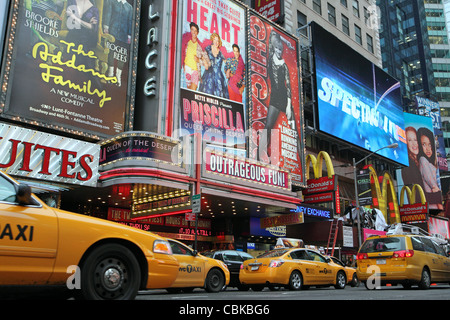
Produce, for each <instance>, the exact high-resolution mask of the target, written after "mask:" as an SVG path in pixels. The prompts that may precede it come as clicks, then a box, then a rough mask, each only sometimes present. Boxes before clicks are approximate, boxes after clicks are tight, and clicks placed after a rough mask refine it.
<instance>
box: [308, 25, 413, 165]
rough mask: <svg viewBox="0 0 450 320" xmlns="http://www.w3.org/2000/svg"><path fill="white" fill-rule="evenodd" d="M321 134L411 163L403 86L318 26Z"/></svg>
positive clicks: (315, 32)
mask: <svg viewBox="0 0 450 320" xmlns="http://www.w3.org/2000/svg"><path fill="white" fill-rule="evenodd" d="M311 26H312V37H313V50H314V56H315V74H316V86H317V110H318V118H319V130H320V131H322V132H324V133H327V134H330V135H332V136H335V137H337V138H339V139H341V140H344V141H346V142H349V143H351V144H354V145H356V146H358V147H361V148H363V149H366V150H368V151H371V152H373V151H376V150H378V149H380V148H383V147H386V146H388V145H391V144H393V143H398V144H399V146H398V148H396V149H389V148H386V149H383V150H381V151H379V152H378V154H380V155H382V156H384V157H386V158H388V159H391V160H393V161H395V162H397V163H400V164H402V165H408V155H407V148H406V141H405V132H404V130H405V124H404V119H403V108H402V101H401V93H400V83H399V82H398V81H397V80H396V79H394V78H392V77H391V76H389V75H388V74H387V73H386V72H384V71H383V70H381V69H380V68H378V67H377V66H375V65H374V64H373V63H371V62H370V61H368V60H367V59H365V58H364V57H362V56H361V55H360V54H358V53H357V52H356V51H354V50H353V49H351V48H350V47H348V46H347V45H346V44H344V43H343V42H341V41H340V40H339V39H337V38H336V37H334V36H333V35H332V34H330V33H329V32H327V31H326V30H325V29H323V28H322V27H320V26H318V25H317V24H315V23H312V24H311Z"/></svg>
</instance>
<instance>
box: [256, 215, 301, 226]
mask: <svg viewBox="0 0 450 320" xmlns="http://www.w3.org/2000/svg"><path fill="white" fill-rule="evenodd" d="M303 222H304V218H303V213H302V212H295V213H291V214H283V215H279V216H275V217H268V218H261V229H265V228H271V227H278V226H288V225H292V224H300V223H303Z"/></svg>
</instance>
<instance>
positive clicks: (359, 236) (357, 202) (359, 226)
mask: <svg viewBox="0 0 450 320" xmlns="http://www.w3.org/2000/svg"><path fill="white" fill-rule="evenodd" d="M397 147H398V143H393V144H390V145H388V146H385V147H383V148H380V149H378V150H376V151H374V152H372V153H370V154H369V155H367V156H365V157H364V158H362V159H361V160H359V161H358V162H355V158H353V178H354V179H355V196H356V218H357V221H358V244H359V247H361V218H360V216H359V196H358V184H357V181H356V166H357V165H358V164H360V163H361V162H363V161H364V160H366V159H367V158H369V157H370V156H372V155H373V154H375V153H377V152H378V151H380V150H383V149H387V148H389V149H395V148H397Z"/></svg>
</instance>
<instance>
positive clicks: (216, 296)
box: [136, 284, 450, 302]
mask: <svg viewBox="0 0 450 320" xmlns="http://www.w3.org/2000/svg"><path fill="white" fill-rule="evenodd" d="M136 300H168V301H184V300H186V301H188V300H195V301H200V300H216V301H217V300H218V301H228V302H230V301H244V300H257V301H277V300H280V301H283V300H327V301H329V300H364V301H370V300H391V301H392V300H422V301H423V300H430V301H436V300H450V285H448V284H438V285H433V286H432V287H431V288H430V289H428V290H420V289H419V288H417V287H412V288H411V289H409V290H406V289H403V287H402V286H401V285H398V286H392V287H381V288H380V289H377V290H367V289H366V288H365V287H364V285H360V286H359V287H353V288H352V287H350V286H347V287H346V288H345V289H344V290H337V289H335V288H334V287H328V288H315V287H311V288H309V289H308V290H300V291H290V290H285V289H282V290H280V291H270V290H269V289H267V288H266V289H264V290H263V291H261V292H255V291H252V290H249V291H238V290H237V289H235V288H227V289H226V290H225V291H222V292H219V293H208V292H206V291H205V290H202V289H195V290H194V291H193V292H191V293H178V294H169V293H167V292H166V291H165V290H149V291H140V292H139V294H138V296H137V297H136Z"/></svg>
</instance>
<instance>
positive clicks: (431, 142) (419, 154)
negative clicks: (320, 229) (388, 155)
mask: <svg viewBox="0 0 450 320" xmlns="http://www.w3.org/2000/svg"><path fill="white" fill-rule="evenodd" d="M404 118H405V126H406V129H405V132H406V140H407V145H408V151H407V152H408V167H406V168H403V169H401V170H397V183H398V189H399V191H400V190H401V189H402V187H403V186H409V187H411V186H413V185H414V184H418V185H420V186H421V187H422V189H423V191H424V193H425V198H426V199H427V202H428V207H429V209H430V210H443V206H442V192H441V179H440V175H439V169H438V168H439V167H438V163H439V162H438V157H437V152H436V138H435V135H434V129H433V122H432V119H431V118H430V117H427V116H421V115H416V114H411V113H405V114H404ZM417 199H419V198H417Z"/></svg>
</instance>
